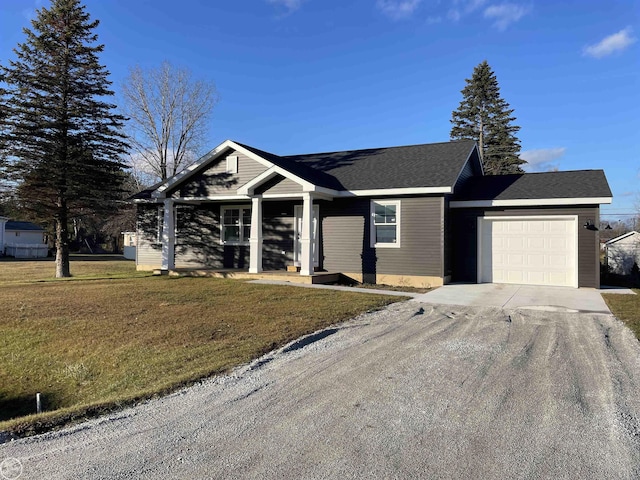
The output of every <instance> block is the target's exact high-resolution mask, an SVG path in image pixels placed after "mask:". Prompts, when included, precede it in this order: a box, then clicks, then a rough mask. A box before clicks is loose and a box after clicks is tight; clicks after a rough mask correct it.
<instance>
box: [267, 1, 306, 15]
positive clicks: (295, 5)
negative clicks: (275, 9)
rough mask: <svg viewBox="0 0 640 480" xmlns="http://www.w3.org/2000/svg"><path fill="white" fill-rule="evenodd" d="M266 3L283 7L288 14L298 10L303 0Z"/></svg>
mask: <svg viewBox="0 0 640 480" xmlns="http://www.w3.org/2000/svg"><path fill="white" fill-rule="evenodd" d="M267 2H268V3H270V4H272V5H276V6H280V7H284V8H285V9H286V10H287V12H288V13H291V12H294V11H296V10H298V9H299V8H300V6H301V5H302V2H303V0H267Z"/></svg>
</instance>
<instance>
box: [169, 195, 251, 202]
mask: <svg viewBox="0 0 640 480" xmlns="http://www.w3.org/2000/svg"><path fill="white" fill-rule="evenodd" d="M249 199H251V197H250V196H249V195H218V196H210V197H180V198H176V199H175V200H176V201H180V202H216V201H220V202H227V201H229V200H249Z"/></svg>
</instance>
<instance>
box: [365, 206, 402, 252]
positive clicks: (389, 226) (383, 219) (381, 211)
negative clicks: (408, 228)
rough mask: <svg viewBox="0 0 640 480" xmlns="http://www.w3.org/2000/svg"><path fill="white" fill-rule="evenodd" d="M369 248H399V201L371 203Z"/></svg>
mask: <svg viewBox="0 0 640 480" xmlns="http://www.w3.org/2000/svg"><path fill="white" fill-rule="evenodd" d="M371 246H372V247H376V248H378V247H382V248H385V247H387V248H398V247H400V200H392V201H389V200H372V201H371Z"/></svg>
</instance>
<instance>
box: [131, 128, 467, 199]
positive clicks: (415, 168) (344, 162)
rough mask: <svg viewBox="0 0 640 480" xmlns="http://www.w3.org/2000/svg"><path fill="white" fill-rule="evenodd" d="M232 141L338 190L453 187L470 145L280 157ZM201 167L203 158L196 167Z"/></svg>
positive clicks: (142, 196)
mask: <svg viewBox="0 0 640 480" xmlns="http://www.w3.org/2000/svg"><path fill="white" fill-rule="evenodd" d="M233 143H234V144H236V145H238V146H240V147H242V148H244V149H246V150H249V151H250V152H252V153H253V154H255V155H258V156H259V157H261V158H263V159H265V160H267V161H269V162H271V163H273V164H274V165H277V166H279V167H281V168H283V169H284V170H286V171H288V172H291V173H293V174H294V175H296V176H297V177H299V178H301V179H303V180H306V181H308V182H310V183H312V184H313V185H316V186H318V187H324V188H328V189H331V190H337V191H345V190H374V189H391V188H419V187H453V186H454V185H455V183H456V180H457V179H458V176H459V175H460V172H461V171H462V168H463V167H464V165H465V163H466V161H467V159H468V158H469V156H470V155H471V152H472V151H473V148H474V146H475V142H474V141H473V140H459V141H452V142H442V143H429V144H422V145H409V146H401V147H383V148H370V149H366V150H347V151H343V152H325V153H312V154H304V155H287V156H280V155H275V154H273V153H270V152H265V151H264V150H260V149H257V148H255V147H251V146H249V145H244V144H242V143H238V142H233ZM203 168H206V161H205V163H203V164H202V166H201V167H198V168H197V169H196V171H199V170H202V169H203ZM186 178H188V177H185V179H186ZM169 181H170V180H169ZM166 183H167V182H166V181H165V182H161V183H158V184H156V185H154V186H152V187H150V188H147V189H145V190H143V191H141V192H139V193H137V194H135V195H133V196H132V197H130V199H132V200H134V199H148V198H151V197H152V193H153V192H154V191H155V190H157V189H158V188H160V187H161V186H162V185H165V184H166Z"/></svg>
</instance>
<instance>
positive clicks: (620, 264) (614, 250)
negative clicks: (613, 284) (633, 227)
mask: <svg viewBox="0 0 640 480" xmlns="http://www.w3.org/2000/svg"><path fill="white" fill-rule="evenodd" d="M605 258H606V262H607V265H608V266H609V268H610V269H611V272H613V273H617V274H619V275H629V274H630V273H631V269H632V268H633V264H634V263H635V264H637V265H639V266H640V233H638V232H635V231H632V232H628V233H625V234H624V235H620V236H619V237H616V238H612V239H611V240H609V241H608V242H607V243H605Z"/></svg>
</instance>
